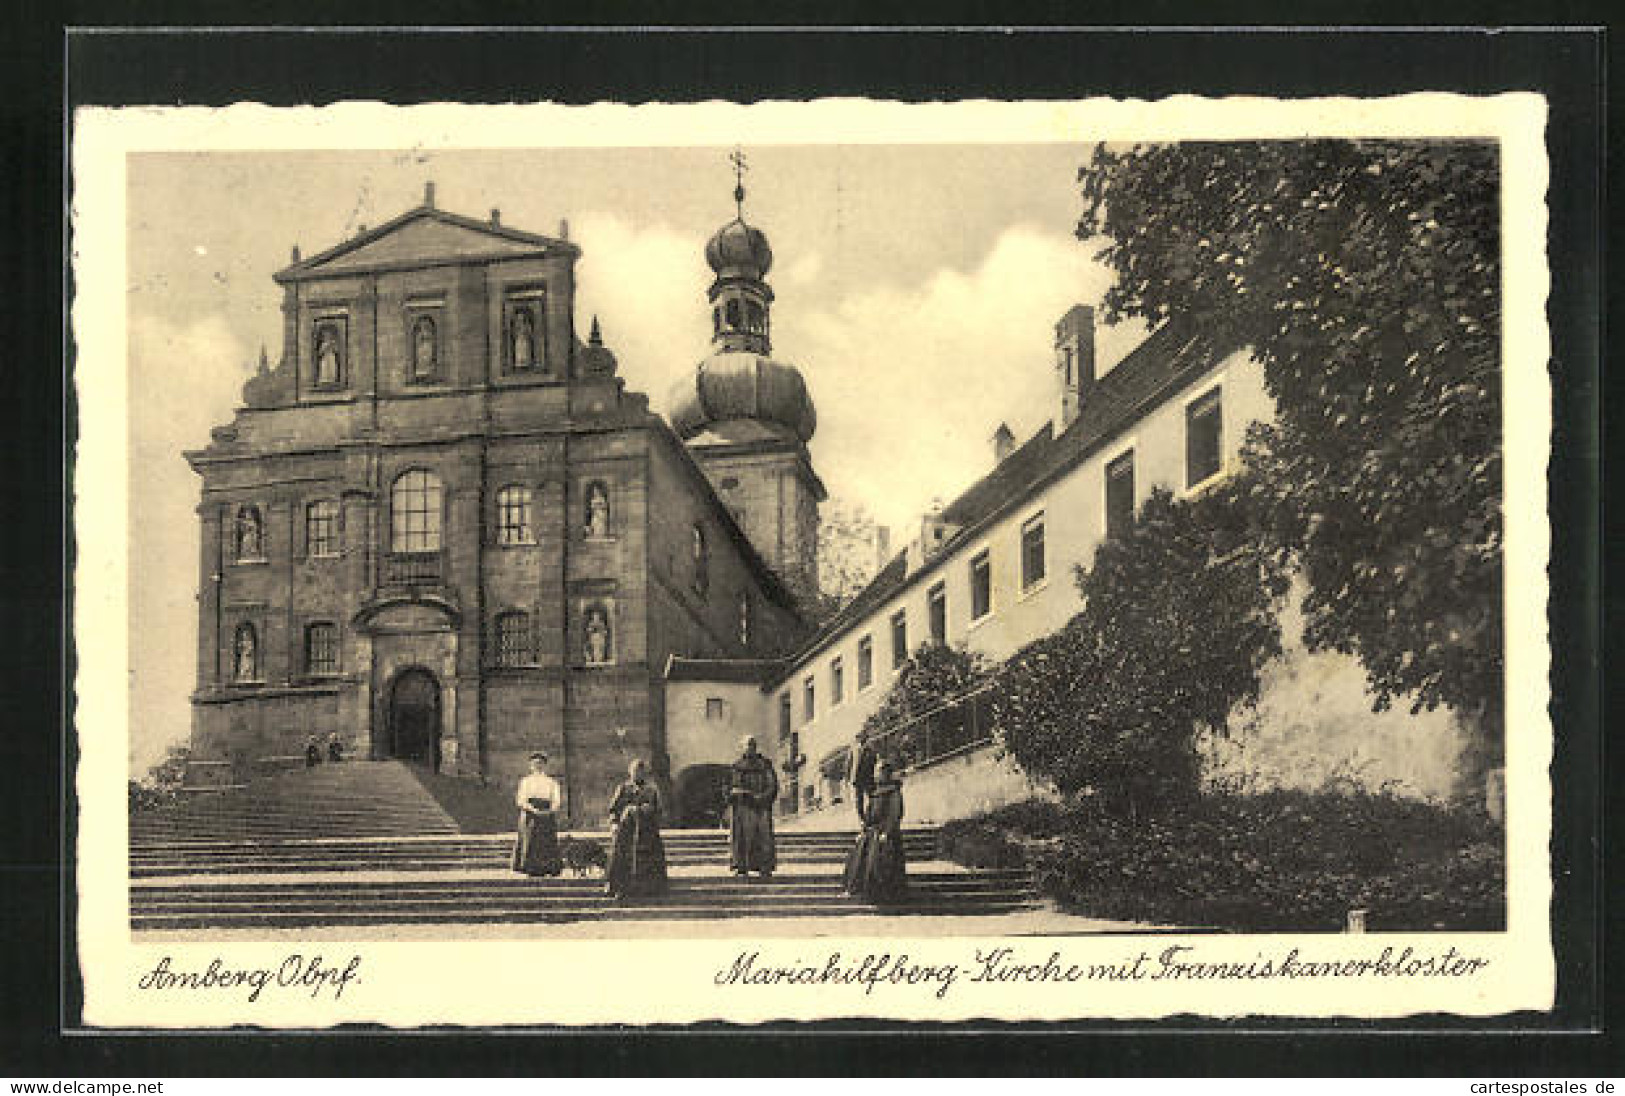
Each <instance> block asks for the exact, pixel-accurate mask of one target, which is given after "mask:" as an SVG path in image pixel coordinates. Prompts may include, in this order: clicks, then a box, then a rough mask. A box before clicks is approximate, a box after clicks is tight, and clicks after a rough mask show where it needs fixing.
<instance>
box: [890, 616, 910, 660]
mask: <svg viewBox="0 0 1625 1096" xmlns="http://www.w3.org/2000/svg"><path fill="white" fill-rule="evenodd" d="M907 661H908V613H907V611H906V610H903V609H899V610H897V611H896V612H895V613H893V614H892V617H891V664H892V669H894V670H895V669H898V668H899V667H901V666H902V665H903V663H905V662H907Z"/></svg>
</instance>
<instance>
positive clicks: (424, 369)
mask: <svg viewBox="0 0 1625 1096" xmlns="http://www.w3.org/2000/svg"><path fill="white" fill-rule="evenodd" d="M434 341H435V340H434V321H433V320H431V319H430V318H429V317H427V316H420V317H418V321H417V323H415V324H413V325H412V375H413V376H414V377H418V378H420V379H421V378H423V377H432V376H434V349H435V348H434Z"/></svg>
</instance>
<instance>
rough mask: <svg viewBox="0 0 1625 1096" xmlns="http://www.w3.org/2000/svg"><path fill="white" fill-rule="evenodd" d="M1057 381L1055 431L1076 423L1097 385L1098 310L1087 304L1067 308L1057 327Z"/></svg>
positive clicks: (1058, 431)
mask: <svg viewBox="0 0 1625 1096" xmlns="http://www.w3.org/2000/svg"><path fill="white" fill-rule="evenodd" d="M1055 379H1056V385H1057V387H1058V388H1059V389H1060V397H1061V398H1060V403H1059V407H1058V409H1057V420H1056V424H1055V432H1056V433H1057V434H1059V433H1060V432H1061V431H1062V430H1065V429H1066V428H1067V427H1069V426H1071V425H1072V424H1073V423H1074V422H1076V421H1077V418H1078V415H1079V414H1080V413H1081V412H1082V411H1083V404H1084V401H1085V400H1087V399H1088V398H1089V391H1090V389H1092V388H1094V386H1095V310H1094V309H1092V308H1090V307H1089V306H1088V305H1086V304H1075V305H1073V306H1072V307H1071V308H1069V309H1067V311H1066V315H1064V316H1062V317H1061V319H1060V321H1059V322H1058V323H1056V325H1055Z"/></svg>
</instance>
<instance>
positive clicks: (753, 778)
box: [728, 735, 779, 877]
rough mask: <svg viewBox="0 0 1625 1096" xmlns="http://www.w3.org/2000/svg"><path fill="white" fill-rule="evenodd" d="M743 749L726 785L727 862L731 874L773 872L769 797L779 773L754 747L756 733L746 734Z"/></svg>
mask: <svg viewBox="0 0 1625 1096" xmlns="http://www.w3.org/2000/svg"><path fill="white" fill-rule="evenodd" d="M741 745H742V746H743V748H744V753H742V754H741V755H740V757H739V760H737V761H735V762H734V763H733V769H732V775H731V780H730V783H729V786H728V812H729V828H728V866H729V867H731V868H732V869H733V872H734V874H735V875H745V874H747V873H749V872H753V871H754V872H759V873H761V875H762V876H763V877H766V876H769V875H772V874H773V869H774V868H775V867H777V866H778V856H777V852H776V850H775V849H774V847H773V801H774V800H775V799H777V798H778V797H779V777H778V774H777V773H775V772H774V771H773V762H771V761H769V760H768V759H767V758H766V757H763V756H762V754H761V753H760V752H758V751H757V749H756V736H755V735H746V736H745V738H744V741H743V742H742V743H741Z"/></svg>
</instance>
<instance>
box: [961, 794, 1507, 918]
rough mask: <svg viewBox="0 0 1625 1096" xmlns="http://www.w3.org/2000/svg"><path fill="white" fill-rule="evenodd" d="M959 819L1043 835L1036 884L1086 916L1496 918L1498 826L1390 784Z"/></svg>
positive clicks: (1502, 883)
mask: <svg viewBox="0 0 1625 1096" xmlns="http://www.w3.org/2000/svg"><path fill="white" fill-rule="evenodd" d="M960 825H961V828H962V829H964V830H965V831H967V832H969V831H980V832H982V833H984V834H988V833H991V834H996V835H998V836H1000V837H1002V838H1004V839H1005V840H1007V841H1008V840H1012V836H1011V835H1012V834H1014V835H1020V836H1021V837H1026V838H1045V839H1048V840H1047V841H1042V842H1040V841H1030V842H1029V844H1028V846H1027V847H1028V849H1029V851H1030V856H1031V861H1032V864H1033V868H1034V875H1035V877H1036V881H1037V883H1038V885H1039V886H1040V888H1041V889H1042V890H1043V891H1044V892H1045V893H1047V894H1049V895H1051V896H1052V897H1054V898H1055V899H1056V900H1057V901H1058V902H1059V903H1060V904H1061V905H1062V906H1063V907H1065V908H1068V909H1071V910H1075V911H1078V912H1081V913H1087V914H1089V915H1090V916H1094V917H1107V918H1112V919H1121V920H1131V921H1141V922H1157V923H1163V924H1177V925H1184V926H1190V927H1218V928H1228V929H1236V930H1242V931H1288V930H1297V931H1326V932H1335V931H1338V930H1340V929H1342V928H1343V927H1344V924H1345V922H1346V918H1347V914H1348V911H1349V910H1351V909H1365V910H1367V911H1368V913H1367V926H1368V928H1370V929H1373V930H1417V931H1425V930H1431V929H1453V930H1493V929H1497V928H1501V927H1504V925H1505V917H1506V913H1505V900H1506V858H1505V853H1504V837H1503V835H1502V834H1501V832H1500V831H1499V830H1498V829H1496V828H1495V827H1493V826H1492V825H1491V824H1490V823H1488V821H1487V820H1485V819H1484V818H1482V816H1475V815H1473V814H1470V813H1468V812H1464V811H1457V810H1450V809H1446V808H1442V807H1438V806H1434V805H1431V804H1426V803H1417V802H1413V801H1409V800H1403V799H1399V798H1397V797H1394V796H1390V795H1370V794H1356V795H1334V794H1327V793H1306V792H1287V791H1281V792H1270V793H1267V794H1263V795H1247V796H1241V795H1210V796H1205V797H1202V798H1200V799H1196V800H1192V801H1189V802H1187V803H1184V804H1181V805H1179V806H1177V807H1175V808H1173V809H1171V810H1168V811H1166V812H1163V813H1161V814H1159V815H1156V816H1153V817H1150V818H1142V819H1139V820H1137V821H1130V820H1128V819H1126V818H1124V817H1123V816H1121V815H1119V814H1117V813H1115V812H1113V811H1110V810H1106V809H1102V806H1101V805H1100V804H1099V803H1098V802H1094V801H1080V802H1076V803H1073V804H1070V805H1067V806H1061V805H1056V804H1020V805H1017V806H1015V807H1009V808H1005V809H1003V810H1001V811H996V812H994V813H992V814H990V815H983V816H980V817H978V818H975V819H968V820H965V822H963V823H962V824H960ZM952 840H953V843H954V847H955V848H958V849H974V848H978V847H979V846H978V845H977V844H976V842H974V841H972V840H970V839H969V838H968V837H967V836H964V835H958V834H956V836H955V837H954V838H953V839H952ZM982 840H983V841H984V842H985V841H988V840H991V838H987V837H984V838H982Z"/></svg>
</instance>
